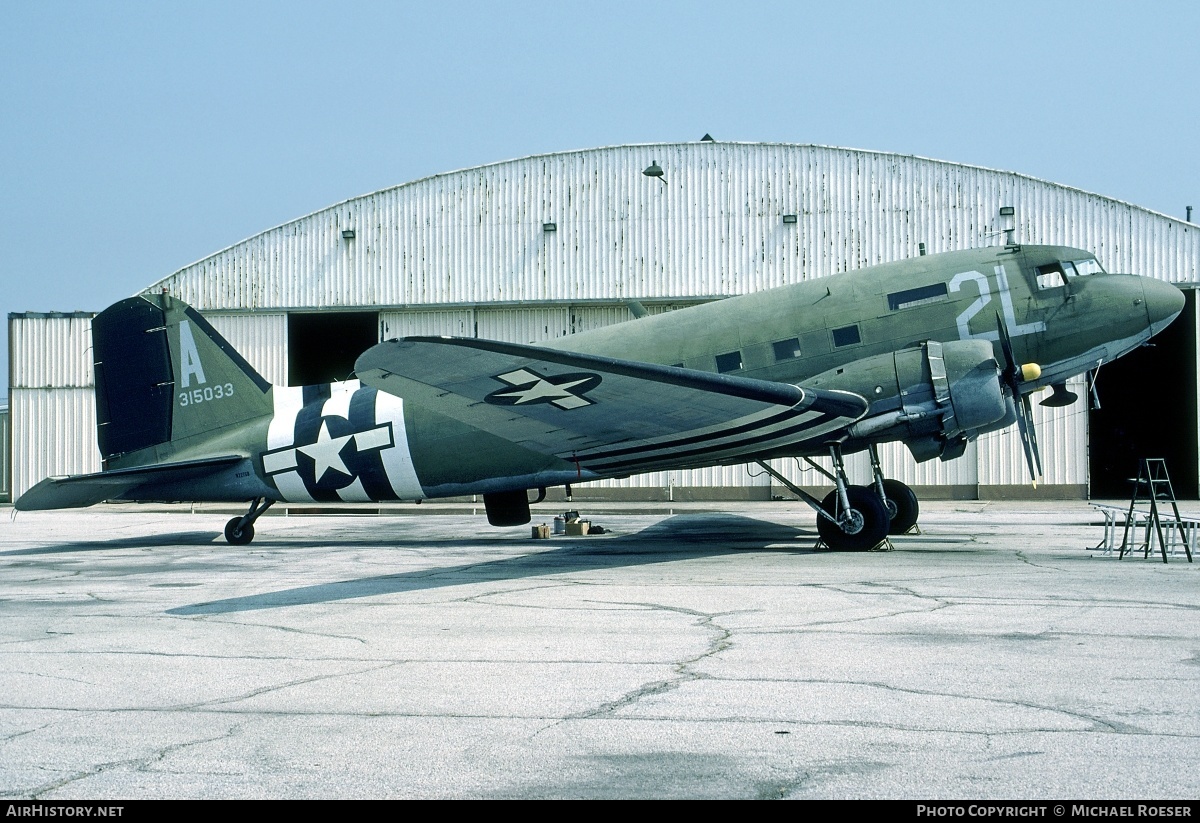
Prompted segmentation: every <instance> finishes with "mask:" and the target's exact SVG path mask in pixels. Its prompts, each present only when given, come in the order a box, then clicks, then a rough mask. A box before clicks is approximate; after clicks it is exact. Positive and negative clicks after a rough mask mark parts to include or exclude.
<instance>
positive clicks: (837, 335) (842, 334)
mask: <svg viewBox="0 0 1200 823" xmlns="http://www.w3.org/2000/svg"><path fill="white" fill-rule="evenodd" d="M861 342H862V337H861V336H860V335H859V333H858V326H857V325H855V326H842V327H841V328H840V329H834V330H833V345H834V347H838V346H853V345H854V344H855V343H861Z"/></svg>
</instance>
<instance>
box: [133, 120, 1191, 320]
mask: <svg viewBox="0 0 1200 823" xmlns="http://www.w3.org/2000/svg"><path fill="white" fill-rule="evenodd" d="M652 165H657V166H658V167H659V168H661V170H662V175H661V176H660V177H655V176H649V175H647V174H645V173H644V170H646V169H648V168H650V167H651V166H652ZM1006 207H1011V209H1012V212H1013V213H1012V214H1011V215H1009V214H1006V213H1003V212H1002V209H1003V210H1004V212H1007V211H1008V209H1007V208H1006ZM1006 229H1012V230H1013V231H1014V238H1015V240H1016V241H1017V242H1025V243H1046V244H1060V245H1068V246H1075V247H1079V248H1083V249H1087V250H1089V251H1092V252H1094V253H1095V254H1096V255H1097V257H1099V259H1100V261H1101V263H1102V264H1103V265H1104V266H1105V267H1106V268H1107V269H1108V270H1109V271H1127V272H1134V273H1138V274H1148V275H1152V276H1156V277H1160V278H1164V279H1168V280H1171V281H1175V282H1195V281H1197V280H1200V273H1198V271H1197V269H1198V267H1200V231H1198V227H1196V226H1193V225H1191V224H1189V223H1186V222H1183V221H1181V220H1176V219H1174V218H1172V217H1168V216H1166V215H1162V214H1158V213H1155V212H1151V211H1148V210H1146V209H1143V208H1139V207H1137V206H1133V205H1130V204H1128V203H1122V202H1119V201H1116V200H1111V199H1109V198H1106V197H1101V196H1099V195H1096V194H1090V193H1088V192H1084V191H1080V190H1078V189H1072V188H1068V187H1066V186H1060V185H1057V184H1054V183H1048V182H1046V181H1043V180H1037V179H1035V178H1032V177H1027V176H1025V175H1020V174H1014V173H1011V172H1002V171H995V170H992V169H985V168H980V167H976V166H966V165H962V164H958V163H947V162H943V161H938V160H929V159H925V158H920V157H912V156H906V155H898V154H885V153H880V152H871V151H859V150H854V149H839V148H829V147H825V146H811V145H791V144H775V143H718V142H707V141H705V142H699V143H668V144H652V145H632V146H614V147H609V148H599V149H587V150H584V151H571V152H562V153H557V154H546V155H537V156H533V157H526V158H522V159H519V160H510V161H506V162H502V163H493V164H490V165H486V166H479V167H477V168H471V169H464V170H461V171H454V172H448V173H445V174H439V175H435V176H433V177H427V178H424V179H422V180H416V181H414V182H411V183H406V184H404V185H401V186H396V187H394V188H389V189H384V190H382V191H378V192H375V193H374V194H368V195H364V196H362V197H356V198H354V199H352V200H347V201H345V202H343V203H339V204H337V205H334V206H331V207H329V208H327V209H323V210H321V211H318V212H315V213H313V214H310V215H308V216H307V217H302V218H300V219H298V220H293V221H291V222H289V223H285V224H284V225H282V226H278V227H277V228H274V229H270V230H269V231H265V232H263V233H262V234H259V235H257V236H255V237H251V238H250V239H248V240H245V241H243V242H241V243H238V244H237V245H234V246H231V247H229V248H227V249H225V250H223V251H220V252H218V253H216V254H214V255H212V256H211V257H207V258H205V259H204V260H201V261H199V262H197V263H194V264H192V265H190V266H186V267H184V268H183V269H180V270H179V271H177V272H175V273H174V274H172V275H171V276H169V277H167V278H165V279H163V280H161V281H159V282H158V283H155V284H154V285H152V286H151V287H149V289H148V290H155V291H157V290H159V289H161V288H166V289H168V290H169V291H170V292H171V293H172V294H174V295H176V296H178V297H180V298H182V299H183V300H185V301H187V302H189V303H191V304H193V305H194V306H196V307H197V308H200V309H203V310H210V311H211V310H217V311H221V310H224V311H235V312H236V311H241V310H246V309H303V308H321V307H330V306H344V307H359V306H370V307H402V306H418V305H423V306H428V305H475V304H482V303H496V302H499V303H506V302H507V303H517V302H527V301H529V302H549V301H573V302H579V301H604V302H611V301H622V300H628V299H646V298H670V297H704V296H720V295H727V294H737V293H742V292H748V291H757V290H760V289H764V288H769V287H771V286H777V285H781V284H784V283H791V282H796V281H798V280H803V279H807V278H813V277H821V276H823V275H826V274H830V273H833V272H837V271H846V270H850V269H856V268H860V267H862V266H866V265H871V264H874V263H882V262H887V261H890V260H896V259H899V258H904V257H911V256H914V255H917V254H918V253H919V249H920V244H924V245H925V247H926V249H927V251H928V252H930V253H934V252H939V251H946V250H950V249H960V248H970V247H975V246H982V245H990V244H998V243H1002V242H1004V237H1005V235H1004V231H1005V230H1006Z"/></svg>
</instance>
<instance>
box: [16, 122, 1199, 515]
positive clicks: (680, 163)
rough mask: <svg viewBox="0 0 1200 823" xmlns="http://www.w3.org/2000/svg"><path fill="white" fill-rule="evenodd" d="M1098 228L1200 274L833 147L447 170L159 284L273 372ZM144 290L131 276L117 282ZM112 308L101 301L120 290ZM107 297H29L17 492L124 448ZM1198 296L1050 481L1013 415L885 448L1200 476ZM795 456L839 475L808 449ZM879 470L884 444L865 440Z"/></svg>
mask: <svg viewBox="0 0 1200 823" xmlns="http://www.w3.org/2000/svg"><path fill="white" fill-rule="evenodd" d="M1010 240H1011V241H1015V242H1017V243H1031V244H1056V245H1066V246H1074V247H1078V248H1082V249H1085V250H1087V251H1090V252H1093V253H1095V254H1096V256H1097V257H1098V258H1099V260H1100V262H1101V263H1102V264H1103V265H1104V266H1105V268H1106V269H1107V270H1108V271H1114V272H1129V273H1134V274H1142V275H1148V276H1151V277H1155V278H1159V279H1163V280H1167V281H1170V282H1173V283H1175V284H1176V285H1179V286H1181V287H1184V288H1194V287H1195V285H1196V284H1197V282H1198V281H1200V230H1198V229H1197V227H1196V226H1194V225H1192V224H1191V223H1188V222H1185V221H1182V220H1178V219H1175V218H1172V217H1169V216H1166V215H1162V214H1158V213H1155V212H1151V211H1148V210H1146V209H1143V208H1139V207H1137V206H1134V205H1130V204H1128V203H1122V202H1118V201H1115V200H1111V199H1109V198H1106V197H1101V196H1099V195H1095V194H1090V193H1088V192H1084V191H1080V190H1077V189H1072V188H1068V187H1066V186H1060V185H1057V184H1054V183H1050V182H1046V181H1043V180H1037V179H1034V178H1031V177H1027V176H1024V175H1021V174H1015V173H1011V172H1002V171H995V170H991V169H985V168H979V167H975V166H967V165H962V164H958V163H949V162H942V161H936V160H928V159H925V158H919V157H911V156H902V155H896V154H886V153H880V152H870V151H859V150H851V149H839V148H829V147H823V146H812V145H791V144H766V143H721V142H713V141H711V140H709V139H705V140H703V141H700V142H696V143H672V144H655V145H631V146H615V147H608V148H600V149H591V150H585V151H573V152H563V153H558V154H549V155H540V156H534V157H526V158H521V159H519V160H512V161H508V162H503V163H495V164H491V165H486V166H481V167H478V168H471V169H465V170H461V171H455V172H449V173H446V174H439V175H435V176H433V177H429V178H426V179H423V180H417V181H414V182H411V183H406V184H404V185H401V186H396V187H394V188H389V189H384V190H382V191H379V192H376V193H374V194H368V195H365V196H363V197H357V198H354V199H352V200H347V201H345V202H343V203H338V204H336V205H334V206H330V207H329V208H326V209H322V210H321V211H318V212H315V213H314V214H311V215H308V216H307V217H302V218H300V219H297V220H293V221H291V222H289V223H286V224H284V225H282V226H278V227H276V228H274V229H270V230H268V231H265V232H263V233H262V234H259V235H257V236H255V237H252V238H250V239H248V240H245V241H243V242H241V243H238V244H237V245H234V246H231V247H230V248H227V249H225V250H223V251H220V252H217V253H216V254H213V255H212V256H210V257H207V258H205V259H204V260H201V261H199V262H197V263H194V264H192V265H190V266H186V267H184V268H182V269H180V270H179V271H177V272H175V273H174V274H172V275H170V276H169V277H166V278H164V279H163V280H161V281H159V282H157V283H154V284H152V285H150V286H149V287H148V288H147V291H148V292H158V291H165V292H167V293H169V294H171V295H173V296H175V297H178V298H180V299H182V300H184V301H186V302H188V303H190V304H192V305H193V306H194V307H195V308H196V309H198V310H200V311H202V312H203V313H204V314H205V315H206V316H207V317H208V318H209V320H210V321H211V322H212V324H213V325H214V326H215V327H216V328H217V329H218V330H219V331H220V332H221V333H222V334H223V335H225V336H226V338H228V340H229V341H230V342H231V343H232V344H233V345H234V346H235V347H236V348H237V349H238V350H239V351H240V352H242V354H243V355H245V357H246V359H247V360H248V361H250V363H251V364H252V365H253V366H254V367H255V368H257V369H258V370H259V371H260V372H261V373H262V374H263V375H264V376H265V377H267V378H268V379H270V380H271V381H273V382H275V383H279V384H287V385H303V384H307V383H316V382H325V381H328V380H332V379H341V378H344V377H346V376H347V374H348V371H349V369H350V367H351V364H352V363H353V361H354V358H355V356H356V355H357V354H358V353H359V352H361V351H362V350H363V349H365V348H367V347H368V346H370V345H372V344H374V343H376V342H378V341H379V340H382V339H388V338H392V337H398V336H403V335H412V334H449V335H462V336H476V337H484V338H492V339H498V340H506V341H512V342H538V341H543V340H548V339H553V338H560V337H565V336H568V335H570V334H573V333H575V332H578V331H583V330H586V329H592V328H596V327H599V326H605V325H610V324H613V323H620V322H625V321H629V320H631V319H632V318H633V314H632V313H631V309H630V303H631V302H632V301H638V302H640V303H641V304H642V305H643V306H644V307H645V308H646V309H647V310H648V311H649V312H661V311H669V310H672V309H675V308H679V307H683V306H688V305H695V304H697V303H700V302H705V301H709V300H714V299H720V298H722V297H725V296H729V295H735V294H742V293H746V292H752V291H758V290H761V289H766V288H770V287H773V286H779V285H783V284H787V283H795V282H799V281H802V280H808V279H813V278H819V277H823V276H826V275H829V274H833V273H836V272H844V271H850V270H854V269H858V268H862V267H864V266H870V265H873V264H877V263H885V262H889V261H893V260H898V259H902V258H907V257H913V256H917V255H919V254H924V253H930V254H933V253H937V252H941V251H949V250H954V249H966V248H973V247H979V246H986V245H1000V244H1004V243H1005V242H1008V241H1010ZM119 297H121V295H113V299H114V300H116V299H117V298H119ZM98 308H100V307H98ZM90 320H91V315H88V314H77V313H76V314H33V313H25V314H13V315H10V316H9V341H10V349H9V350H10V361H11V362H10V369H9V375H10V378H9V379H10V387H9V405H10V407H11V429H12V435H11V436H12V460H11V471H12V477H11V484H10V485H9V486H8V487H9V488H11V490H12V493H13V494H14V495H20V494H21V493H22V492H23V491H24V490H26V489H28V488H29V487H30V486H32V485H33V484H34V483H36V482H37V481H38V480H40V479H41V478H43V477H46V476H49V475H62V474H75V473H82V472H93V471H99V470H100V459H99V452H98V450H97V447H96V441H95V408H94V401H93V397H92V374H91V361H90ZM1196 332H1197V316H1196V311H1195V300H1194V292H1193V291H1190V290H1189V291H1188V303H1187V307H1186V309H1185V311H1184V314H1183V315H1182V316H1181V317H1180V319H1179V320H1177V321H1176V322H1175V323H1174V324H1173V325H1172V327H1171V328H1170V329H1168V330H1167V332H1165V333H1164V334H1163V335H1160V338H1156V343H1157V347H1156V348H1154V349H1152V350H1141V351H1139V352H1135V353H1134V354H1132V355H1130V356H1128V357H1126V358H1124V359H1123V360H1121V361H1117V362H1116V363H1113V364H1107V365H1105V366H1104V367H1102V368H1101V369H1100V372H1099V376H1098V378H1097V381H1096V382H1097V387H1098V393H1099V396H1100V399H1101V401H1102V407H1101V408H1100V409H1094V408H1091V404H1089V403H1088V401H1087V399H1086V397H1087V394H1088V392H1087V391H1086V387H1084V385H1083V383H1084V381H1083V380H1082V379H1079V380H1077V385H1075V386H1073V388H1074V389H1076V391H1077V393H1078V394H1079V395H1080V396H1081V399H1080V400H1078V401H1076V402H1075V403H1074V404H1072V405H1070V406H1067V407H1062V408H1055V409H1051V408H1046V407H1038V406H1036V405H1035V410H1036V411H1035V420H1036V422H1037V425H1038V432H1039V439H1040V440H1041V444H1042V451H1043V457H1044V458H1045V462H1046V466H1045V469H1046V473H1045V482H1044V484H1043V485H1041V486H1039V487H1038V489H1037V490H1036V491H1034V490H1033V489H1032V488H1031V486H1030V484H1029V480H1028V477H1027V473H1026V469H1025V465H1024V458H1023V454H1022V450H1021V445H1020V442H1019V438H1018V437H1017V435H1016V434H1015V431H1013V430H1008V431H1005V432H999V433H993V434H990V435H985V436H983V437H981V438H979V440H977V441H975V442H973V443H971V444H970V446H969V447H968V449H967V452H966V454H965V455H964V456H963V457H961V458H959V459H957V460H954V461H950V462H946V463H942V462H940V461H936V460H934V461H929V462H927V463H922V464H917V463H915V462H914V461H913V458H912V457H911V456H910V455H909V453H908V451H907V449H906V448H904V447H903V446H902V445H900V444H893V445H891V446H888V447H886V448H884V449H882V450H881V452H882V457H883V460H884V468H885V472H886V474H887V475H888V476H891V477H895V478H897V479H899V480H902V481H904V482H905V483H908V484H909V485H912V486H914V487H915V488H916V489H917V491H918V492H919V493H921V494H922V495H926V496H934V497H937V496H941V497H948V496H952V497H961V498H989V497H993V498H994V497H999V496H1010V497H1011V496H1030V497H1047V496H1059V497H1083V496H1087V495H1088V494H1091V495H1092V496H1097V497H1120V496H1122V495H1125V494H1126V493H1127V491H1128V485H1127V484H1126V482H1125V478H1127V477H1128V476H1130V475H1131V474H1132V473H1133V472H1134V470H1135V468H1136V459H1137V457H1138V456H1163V457H1167V458H1168V459H1169V465H1170V467H1171V472H1172V477H1173V479H1175V481H1176V482H1175V485H1176V490H1177V491H1178V492H1179V493H1181V495H1183V496H1195V495H1196V491H1197V489H1196V486H1197V475H1198V460H1200V459H1198V456H1197V425H1198V424H1197V414H1196V406H1197V401H1196V398H1197V342H1196V341H1197V333H1196ZM776 463H777V464H778V465H777V466H776V468H777V469H778V470H779V471H781V472H783V474H785V475H786V476H788V477H789V478H790V479H791V480H792V481H793V482H797V483H799V484H801V485H813V486H817V485H822V482H821V479H820V478H819V477H818V476H817V475H815V474H814V473H813V472H812V470H811V469H807V470H801V468H800V467H799V465H798V464H797V463H795V462H794V461H776ZM847 467H848V469H849V470H850V474H851V478H852V479H855V478H857V479H858V481H859V482H861V481H863V480H865V479H866V478H867V477H868V476H869V464H868V462H867V459H866V456H865V455H856V456H854V457H851V458H850V459H849V460H848V461H847ZM575 491H576V495H577V496H583V495H588V494H593V495H597V496H607V497H614V498H618V497H626V498H644V499H675V500H681V499H689V498H691V499H695V498H704V497H708V498H722V497H725V498H752V499H767V498H769V497H770V496H771V495H772V494H774V493H778V492H779V491H780V489H779V488H778V487H774V488H773V487H772V485H771V481H770V478H769V477H767V476H766V475H764V474H763V473H761V471H759V470H755V469H754V468H753V467H751V468H750V469H747V468H746V467H741V466H739V467H720V468H713V469H705V470H693V471H678V472H658V473H653V474H648V475H642V476H638V477H632V478H629V479H627V480H620V481H616V480H613V481H603V482H598V483H595V484H591V488H586V487H580V488H577V489H576V490H575Z"/></svg>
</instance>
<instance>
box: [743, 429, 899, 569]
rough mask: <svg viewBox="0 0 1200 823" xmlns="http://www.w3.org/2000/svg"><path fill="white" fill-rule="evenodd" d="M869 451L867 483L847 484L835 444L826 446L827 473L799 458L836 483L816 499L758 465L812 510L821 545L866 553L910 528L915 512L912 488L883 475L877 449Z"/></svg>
mask: <svg viewBox="0 0 1200 823" xmlns="http://www.w3.org/2000/svg"><path fill="white" fill-rule="evenodd" d="M870 450H871V468H872V474H873V475H874V482H873V483H872V485H870V486H854V485H851V484H850V482H849V481H848V479H847V478H846V468H845V463H844V461H843V459H842V449H841V447H840V446H838V445H833V446H830V447H829V455H830V457H832V458H833V465H834V472H833V473H831V472H828V471H826V470H825V469H824V468H822V467H821V466H819V465H817V464H816V463H814V462H813V461H812V460H811V459H809V458H807V457H806V458H804V460H805V461H806V462H807V463H808V464H809V465H810V466H812V467H813V468H814V469H816V470H817V471H819V472H820V473H821V474H823V475H825V476H826V477H828V478H829V479H830V480H832V481H833V482H834V485H835V486H836V487H837V488H835V489H834V490H833V491H831V492H830V493H829V494H828V495H826V496H825V499H824V500H820V501H818V500H817V499H816V498H815V497H813V496H812V495H810V494H808V493H807V492H806V491H804V490H803V489H801V488H800V487H799V486H796V485H795V484H794V483H792V482H791V481H790V480H788V479H787V478H785V477H784V476H783V475H781V474H780V473H779V472H777V471H775V470H774V469H772V468H771V467H770V466H768V465H767V464H766V463H764V462H762V461H758V465H759V466H761V467H762V468H763V469H765V470H766V472H767V473H768V474H770V475H771V476H772V477H774V478H775V479H776V480H778V481H779V482H780V483H782V484H783V485H784V486H787V488H788V489H790V490H791V491H792V493H794V494H795V495H796V496H797V497H799V498H800V499H801V500H803V501H804V502H805V503H808V505H810V506H812V507H813V508H814V509H815V510H816V512H817V532H818V533H819V534H820V535H821V540H822V542H824V543H825V545H827V546H829V548H831V549H835V550H838V551H868V550H870V549H873V548H875V547H876V546H878V545H879V544H880V543H882V542H883V541H884V540H886V539H887V536H888V535H889V534H904V533H905V532H907V531H908V530H909V529H911V528H912V527H913V526H914V525H916V522H917V516H918V514H919V511H920V507H919V506H918V505H917V496H916V494H914V493H913V490H912V489H910V488H909V487H908V486H906V485H904V484H903V483H901V482H900V481H899V480H892V479H885V478H884V476H883V472H882V470H881V469H880V467H879V453H878V451H877V450H876V448H875V447H874V446H871V447H870Z"/></svg>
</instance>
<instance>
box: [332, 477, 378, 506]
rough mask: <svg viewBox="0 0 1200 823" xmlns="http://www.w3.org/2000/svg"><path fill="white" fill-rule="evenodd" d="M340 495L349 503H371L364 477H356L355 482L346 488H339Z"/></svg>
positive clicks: (338, 493)
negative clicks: (364, 485)
mask: <svg viewBox="0 0 1200 823" xmlns="http://www.w3.org/2000/svg"><path fill="white" fill-rule="evenodd" d="M337 495H338V497H340V498H342V500H345V501H346V502H347V503H370V502H371V497H370V495H368V494H367V490H366V489H364V488H363V484H362V478H360V477H356V478H354V482H353V483H351V484H350V485H349V486H346V487H345V488H341V489H338V490H337Z"/></svg>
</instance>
